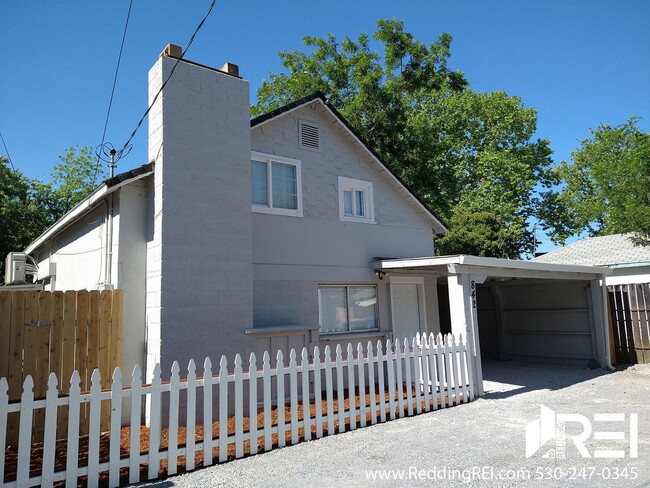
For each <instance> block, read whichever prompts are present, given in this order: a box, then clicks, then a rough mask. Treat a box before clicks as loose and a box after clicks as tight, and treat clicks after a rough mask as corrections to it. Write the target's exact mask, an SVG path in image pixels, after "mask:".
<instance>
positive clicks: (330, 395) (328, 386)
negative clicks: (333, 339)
mask: <svg viewBox="0 0 650 488" xmlns="http://www.w3.org/2000/svg"><path fill="white" fill-rule="evenodd" d="M325 396H326V397H327V435H334V385H333V383H332V354H331V351H330V346H329V344H328V345H326V346H325Z"/></svg>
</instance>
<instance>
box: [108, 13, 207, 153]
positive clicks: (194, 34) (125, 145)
mask: <svg viewBox="0 0 650 488" xmlns="http://www.w3.org/2000/svg"><path fill="white" fill-rule="evenodd" d="M216 3H217V0H212V3H211V4H210V7H209V8H208V11H207V12H206V13H205V15H204V16H203V19H202V20H201V22H199V25H198V26H197V27H196V29H195V30H194V33H193V34H192V36H191V37H190V40H189V41H188V43H187V46H185V49H183V52H182V53H181V55H180V57H179V58H178V59H177V60H176V63H175V64H174V66H172V69H171V71H170V72H169V76H167V79H166V80H165V82H164V83H163V84H162V86H161V87H160V89H159V90H158V93H156V96H154V97H153V100H152V101H151V103H150V104H149V107H148V108H147V110H146V111H145V112H144V114H143V115H142V117H141V118H140V120H139V121H138V124H137V125H136V127H135V129H134V130H133V132H131V136H130V137H129V139H128V140H127V141H126V142H125V143H124V146H122V149H121V151H124V150H125V149H126V147H127V146H128V145H129V144H130V143H131V141H132V140H133V138H134V137H135V134H136V133H137V132H138V129H140V127H141V126H142V123H143V122H144V119H146V118H147V115H149V112H150V111H151V107H153V105H154V103H156V100H158V96H160V94H161V93H162V91H163V88H165V85H166V84H167V82H168V81H169V79H170V78H171V77H172V75H173V74H174V71H175V70H176V66H178V63H179V62H180V61H181V59H183V57H184V56H185V53H186V52H187V50H188V49H189V48H190V46H191V45H192V43H193V42H194V38H195V37H196V35H197V34H198V32H199V31H200V30H201V27H203V24H204V23H205V21H206V19H207V18H208V16H209V15H210V12H212V9H213V8H214V5H215V4H216Z"/></svg>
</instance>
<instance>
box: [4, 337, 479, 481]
mask: <svg viewBox="0 0 650 488" xmlns="http://www.w3.org/2000/svg"><path fill="white" fill-rule="evenodd" d="M179 369H180V368H179V365H178V363H177V362H174V364H173V366H172V369H171V377H170V380H169V381H168V382H163V381H162V378H161V370H160V365H156V367H155V370H154V379H153V381H152V383H151V384H143V383H142V377H141V371H140V368H139V367H137V366H136V368H135V369H134V370H133V377H132V383H131V385H132V386H131V387H129V388H125V387H123V386H122V374H121V372H120V369H119V368H116V369H115V371H114V374H113V383H112V388H111V389H110V390H104V391H102V390H101V386H100V375H99V371H98V370H95V371H94V373H93V375H92V386H91V388H90V391H89V392H84V393H82V392H81V391H80V387H79V375H78V373H77V372H76V371H75V373H74V374H73V375H72V379H71V387H70V392H69V394H68V395H66V396H60V395H59V392H58V389H57V385H58V382H57V378H56V376H55V375H54V374H51V375H50V377H49V381H48V389H47V396H46V397H45V398H44V399H35V398H34V394H33V387H34V384H33V380H32V378H31V377H30V376H28V377H27V378H26V379H25V381H24V384H23V394H22V397H21V401H20V402H19V403H11V404H10V403H9V402H8V394H7V390H8V386H7V379H6V378H1V379H0V445H1V446H4V445H5V441H6V430H7V417H8V414H10V413H12V412H19V415H20V425H19V443H18V452H17V467H16V477H15V479H13V480H11V481H7V482H4V484H3V486H6V487H13V486H18V487H23V486H33V485H42V486H52V484H53V483H55V482H57V481H65V483H66V485H67V486H68V485H69V486H74V485H76V484H77V481H78V480H77V478H78V477H81V476H87V480H88V486H97V485H98V483H99V481H100V473H103V474H104V477H106V473H108V485H109V486H111V487H114V486H119V484H120V470H121V469H122V468H127V469H128V482H129V483H137V482H139V481H140V465H141V464H145V465H146V466H147V468H146V469H147V479H150V480H151V479H156V478H158V476H159V469H160V467H161V462H162V461H163V460H166V461H167V473H168V474H169V475H172V474H175V473H176V472H177V469H178V465H179V456H184V457H185V469H186V470H187V471H190V470H193V469H194V468H195V454H196V453H200V452H202V453H205V455H204V456H203V465H204V466H208V465H210V464H212V463H213V456H212V453H213V448H218V462H224V461H227V460H228V458H229V456H228V448H229V446H230V447H231V456H230V457H231V458H232V446H234V457H235V458H240V457H242V456H244V455H245V454H256V453H257V452H258V449H260V450H262V451H269V450H271V449H273V448H274V447H283V446H284V445H285V444H286V443H287V441H288V442H290V443H291V444H295V443H297V442H299V441H300V440H301V439H304V440H310V439H315V438H320V437H322V436H323V435H332V434H334V433H335V432H343V431H345V430H346V424H347V428H348V429H352V430H353V429H356V428H357V427H365V426H366V425H369V424H376V423H377V422H385V421H386V420H392V419H395V418H398V417H405V416H411V415H415V414H420V413H423V412H429V411H431V410H436V409H438V408H445V407H447V406H451V405H457V404H459V403H461V402H462V403H466V402H468V401H470V400H472V399H474V397H475V389H474V378H473V377H472V368H471V357H470V353H469V351H468V349H467V345H466V342H465V340H464V339H463V338H462V337H461V338H458V339H456V338H454V337H453V336H451V335H448V336H447V337H446V338H445V339H444V340H443V338H442V336H440V335H438V336H437V338H434V336H433V335H430V336H428V337H425V336H423V337H416V338H414V339H413V340H412V341H409V340H404V341H395V342H394V343H392V342H390V341H387V342H386V344H385V347H382V343H381V342H377V344H376V348H373V346H372V344H371V343H370V342H369V343H368V345H367V347H366V348H365V350H364V348H363V346H362V345H361V344H359V345H358V347H357V349H356V354H355V351H354V350H353V347H352V345H348V347H347V354H346V355H345V357H344V354H343V351H342V349H341V346H337V347H336V351H335V356H334V358H332V355H331V353H330V348H329V346H326V347H325V350H324V354H321V352H320V350H319V348H318V347H315V348H314V350H313V355H312V356H311V357H310V356H309V354H308V352H307V349H303V350H302V354H301V357H300V359H298V358H297V357H296V352H295V351H294V350H293V349H292V350H291V352H290V354H289V361H288V364H285V360H284V355H283V353H282V351H278V352H277V355H276V361H275V365H274V367H272V365H271V358H270V355H269V354H268V352H265V353H264V355H263V358H262V366H261V368H260V367H259V365H258V363H257V358H256V357H255V354H251V355H250V360H249V364H248V368H247V369H246V370H244V368H243V365H242V359H241V357H240V355H237V356H236V357H235V361H234V367H233V368H232V370H229V369H228V362H227V359H226V357H225V356H223V357H222V358H221V361H220V363H219V371H218V374H217V375H213V370H212V363H211V362H210V359H209V358H207V359H206V360H205V363H204V371H203V377H197V375H196V367H195V364H194V361H190V363H189V367H188V372H187V376H186V379H185V380H181V378H180V375H179ZM346 383H347V384H346ZM355 388H358V392H359V394H358V397H359V399H358V402H359V405H358V406H357V404H356V401H355V396H354V395H355ZM287 389H288V391H287ZM181 390H186V392H185V394H184V395H183V397H184V402H185V406H186V408H183V409H182V411H184V412H186V414H185V415H184V417H185V418H184V419H183V420H184V422H182V421H181V422H179V410H180V409H179V405H180V404H181V402H180V401H179V398H180V392H181ZM346 391H347V392H350V394H348V395H346ZM366 392H367V395H366ZM197 394H198V397H199V398H200V397H201V394H202V401H200V402H197ZM213 394H214V395H215V397H214V400H218V403H215V405H217V404H218V408H216V409H214V410H213ZM232 395H234V398H230V400H231V404H234V432H230V433H229V432H228V405H229V396H232ZM335 396H336V399H335ZM146 397H149V398H148V399H146ZM165 397H166V400H167V401H165V402H163V398H165ZM348 398H349V407H348V408H344V399H348ZM124 399H129V400H130V401H129V402H128V403H127V402H123V400H124ZM106 400H108V401H110V406H111V408H110V441H109V442H110V448H109V456H108V458H109V459H108V461H103V462H100V434H101V432H100V413H101V402H102V401H106ZM145 400H148V402H149V404H150V409H149V411H150V417H149V427H150V429H149V450H148V452H145V453H141V452H140V427H141V424H142V422H141V419H142V415H141V412H142V405H143V401H145ZM233 400H234V402H233ZM303 401H304V404H303ZM123 403H127V404H129V405H130V407H129V408H130V439H129V444H130V449H129V454H128V456H125V455H124V453H122V455H121V451H120V429H121V427H122V422H121V421H122V417H123V412H122V408H123ZM197 403H201V404H202V405H197ZM84 404H89V414H88V419H89V420H88V421H89V435H88V463H87V465H85V466H80V465H79V444H80V436H79V418H80V406H81V405H84ZM245 404H246V405H247V410H248V411H247V412H245V411H244V405H245ZM162 405H165V406H166V409H167V408H168V411H166V412H162V407H161V406H162ZM63 406H65V407H67V408H68V423H67V448H66V450H67V457H66V466H65V469H64V470H58V471H55V442H56V437H57V433H56V428H57V410H59V411H60V410H61V409H60V408H57V407H63ZM197 407H199V408H202V410H203V418H204V419H210V421H211V422H212V421H215V420H217V421H219V432H218V436H216V437H213V436H212V435H210V433H211V432H212V428H211V426H210V427H207V428H206V429H205V438H203V439H199V440H197V439H196V438H195V433H196V427H197V422H196V414H197ZM274 407H275V408H277V407H279V408H278V411H279V412H282V410H283V409H284V410H285V412H287V410H286V408H287V407H288V412H287V413H285V415H276V418H277V421H276V422H274V421H273V415H272V411H273V409H274ZM312 407H313V413H311V409H312ZM39 409H44V410H45V419H46V421H45V433H44V442H43V459H42V468H41V470H40V474H38V475H36V476H34V475H33V474H34V473H32V476H31V477H30V461H31V460H30V451H31V448H32V447H33V446H32V442H31V435H32V418H33V414H34V412H35V411H37V410H39ZM215 410H216V411H215ZM125 413H129V412H125ZM215 413H216V415H213V414H215ZM260 415H262V416H263V422H262V424H263V427H258V422H257V420H258V419H259V418H260ZM163 416H164V417H163ZM245 417H249V419H250V422H249V428H248V429H245V428H244V419H245ZM164 423H167V424H168V429H163V428H162V425H163V424H164ZM179 423H180V424H181V425H185V426H186V429H187V441H186V443H185V446H179V443H178V427H179ZM206 424H207V423H206ZM231 424H232V422H231ZM165 433H166V436H167V447H166V448H161V441H162V438H163V434H165ZM288 434H290V436H288ZM287 437H289V439H287ZM258 443H259V447H258ZM276 443H277V445H276ZM7 452H9V451H5V457H3V462H2V464H0V480H4V477H5V461H6V455H7ZM123 481H124V480H123Z"/></svg>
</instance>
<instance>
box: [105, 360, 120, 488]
mask: <svg viewBox="0 0 650 488" xmlns="http://www.w3.org/2000/svg"><path fill="white" fill-rule="evenodd" d="M122 393H123V390H122V371H121V370H120V368H115V370H114V371H113V384H112V386H111V401H110V406H111V435H110V457H109V460H110V469H109V480H108V485H109V487H111V488H113V487H116V486H120V430H121V427H122Z"/></svg>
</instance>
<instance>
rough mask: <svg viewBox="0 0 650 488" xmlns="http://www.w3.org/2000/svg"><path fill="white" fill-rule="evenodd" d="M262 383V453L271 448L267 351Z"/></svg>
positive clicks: (264, 359)
mask: <svg viewBox="0 0 650 488" xmlns="http://www.w3.org/2000/svg"><path fill="white" fill-rule="evenodd" d="M262 378H263V380H262V382H263V384H264V451H267V452H268V451H270V450H271V449H272V448H273V444H272V437H271V422H272V420H271V357H270V355H269V352H268V351H264V354H263V356H262Z"/></svg>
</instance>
